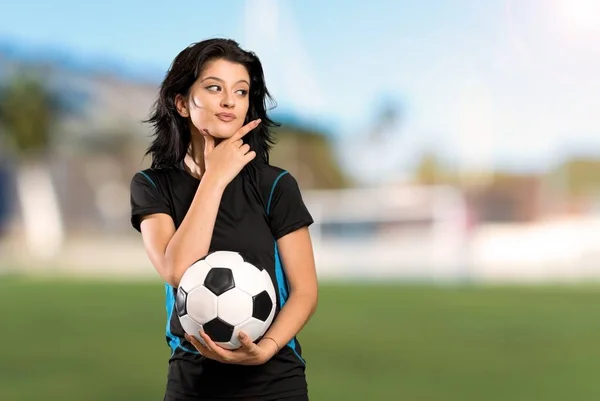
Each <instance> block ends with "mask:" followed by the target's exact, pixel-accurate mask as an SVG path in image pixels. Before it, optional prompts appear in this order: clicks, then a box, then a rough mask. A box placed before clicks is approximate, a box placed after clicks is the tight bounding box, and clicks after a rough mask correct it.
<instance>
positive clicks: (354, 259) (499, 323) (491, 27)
mask: <svg viewBox="0 0 600 401" xmlns="http://www.w3.org/2000/svg"><path fill="white" fill-rule="evenodd" d="M174 5H175V4H172V5H167V3H161V2H155V1H144V2H142V1H138V0H129V1H126V2H122V3H118V2H112V1H104V2H100V3H97V2H96V3H76V2H73V1H72V0H57V1H54V2H51V3H40V2H38V1H31V0H23V1H20V2H14V1H13V2H8V3H7V4H5V5H4V6H3V7H2V10H1V11H0V274H2V276H1V278H0V313H2V321H3V323H2V331H1V332H2V340H3V341H2V342H1V345H0V399H2V400H15V401H16V400H20V401H21V400H23V401H24V400H38V399H41V398H44V399H62V400H70V399H73V400H158V399H162V398H161V397H162V391H163V388H164V383H165V374H166V362H167V359H168V356H169V349H168V346H167V345H166V344H165V340H164V324H165V321H164V320H165V318H166V312H165V310H164V298H163V297H164V292H163V287H162V283H161V282H160V281H159V278H158V275H157V274H156V273H155V270H154V268H153V267H152V266H151V264H150V263H149V261H148V259H147V257H146V255H145V252H144V249H143V246H142V242H141V237H140V236H139V234H138V233H137V232H136V231H135V230H134V229H133V228H132V227H131V225H130V223H129V213H130V206H129V182H130V180H131V177H132V176H133V174H135V172H137V171H139V170H142V169H144V168H147V167H148V166H149V162H150V160H149V158H144V152H145V150H146V148H147V147H148V145H149V142H150V140H151V137H150V134H151V132H150V127H149V126H148V125H145V124H143V123H142V120H144V119H145V118H147V117H148V113H149V109H150V107H151V105H152V103H153V101H154V100H155V98H156V95H157V88H158V86H159V85H160V82H161V80H162V78H163V77H164V74H165V72H166V70H167V69H168V68H169V65H170V63H171V61H172V59H173V58H174V57H175V56H176V55H177V53H178V52H179V51H181V50H182V49H183V48H184V47H186V46H187V45H189V44H190V43H192V42H196V41H200V40H203V39H207V38H209V37H213V36H222V37H230V38H233V39H235V40H237V41H238V42H239V43H240V44H241V45H242V46H243V47H244V48H246V49H249V50H252V51H254V52H256V53H257V55H258V56H259V57H260V58H261V60H262V62H263V64H264V68H265V75H266V80H267V85H268V87H269V89H270V91H271V93H272V94H273V95H274V97H275V99H276V100H277V107H276V108H274V109H273V110H272V111H271V115H272V117H273V118H274V119H275V120H277V121H279V122H281V123H282V126H281V127H280V128H279V129H277V133H276V134H277V140H278V144H277V145H276V147H275V149H274V151H273V153H272V164H275V165H278V166H280V167H283V168H285V169H287V170H289V171H290V172H291V173H292V174H294V176H295V177H296V178H297V179H298V182H299V184H300V186H301V188H302V191H303V196H304V199H305V201H306V203H307V204H308V207H309V209H310V211H311V213H312V214H313V216H314V218H315V224H314V225H313V226H312V227H311V233H312V236H313V240H314V246H315V256H316V259H317V268H318V273H319V277H320V279H321V283H322V290H321V300H320V306H319V310H318V312H317V314H316V315H315V317H314V318H313V320H312V321H311V322H310V323H309V324H308V326H307V327H306V328H305V329H304V331H303V332H302V333H301V334H300V341H301V343H302V344H303V347H304V349H305V351H304V352H305V355H306V359H307V361H308V365H307V366H308V368H307V374H308V376H309V386H310V391H311V396H312V397H311V399H314V400H415V401H416V400H445V401H447V400H471V399H472V400H476V399H477V400H479V399H486V400H503V401H504V400H506V401H508V400H558V399H564V398H565V397H569V398H571V399H577V400H590V399H595V398H598V397H599V396H600V384H598V383H597V381H596V378H595V375H593V374H592V373H593V372H597V371H598V369H600V346H599V345H598V340H597V339H598V338H600V323H599V322H598V318H597V317H598V310H599V309H598V305H599V302H600V293H599V292H598V288H599V287H598V286H597V283H598V279H600V120H599V119H598V112H599V111H598V110H599V109H600V75H599V71H600V2H599V1H596V0H521V1H516V0H488V1H486V2H478V1H475V0H448V1H441V0H439V1H438V0H428V1H423V2H417V1H400V0H397V1H389V0H388V1H386V0H377V1H375V0H374V1H371V2H364V1H361V2H358V1H357V2H344V1H330V2H317V1H313V0H307V1H302V2H292V1H290V0H282V1H275V0H246V1H233V0H228V1H220V2H193V1H180V2H178V3H177V5H176V6H174Z"/></svg>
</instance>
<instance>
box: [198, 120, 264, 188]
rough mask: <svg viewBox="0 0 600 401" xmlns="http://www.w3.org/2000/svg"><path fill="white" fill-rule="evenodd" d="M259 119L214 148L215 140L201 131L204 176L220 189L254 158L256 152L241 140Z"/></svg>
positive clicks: (256, 124) (255, 125)
mask: <svg viewBox="0 0 600 401" xmlns="http://www.w3.org/2000/svg"><path fill="white" fill-rule="evenodd" d="M259 123H260V119H258V120H254V121H251V122H249V123H248V124H246V125H244V126H243V127H241V128H240V129H239V130H237V132H236V133H235V134H233V136H232V137H231V138H228V139H225V140H223V141H221V142H220V143H219V144H218V145H216V146H215V138H214V137H213V136H211V135H210V133H209V132H208V131H202V132H201V134H202V136H203V137H204V163H205V166H206V174H208V175H209V176H210V177H211V178H212V179H215V180H216V182H217V183H218V184H219V185H221V186H222V187H226V186H227V184H229V183H230V182H231V181H232V180H233V179H234V178H235V176H236V175H238V174H239V172H240V171H241V170H242V169H243V168H244V166H245V165H246V164H248V163H250V162H251V161H252V159H254V158H255V157H256V152H255V151H253V150H250V146H249V145H248V144H244V142H243V141H242V138H243V137H244V136H245V135H246V134H247V133H249V132H250V131H252V130H253V129H254V128H256V127H257V126H258V124H259Z"/></svg>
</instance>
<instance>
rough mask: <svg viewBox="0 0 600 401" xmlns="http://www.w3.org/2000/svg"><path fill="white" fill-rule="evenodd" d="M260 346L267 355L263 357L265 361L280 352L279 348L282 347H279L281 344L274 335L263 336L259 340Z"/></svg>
mask: <svg viewBox="0 0 600 401" xmlns="http://www.w3.org/2000/svg"><path fill="white" fill-rule="evenodd" d="M258 346H259V347H260V348H261V349H262V350H264V355H265V357H264V358H263V359H264V361H262V362H263V363H264V362H267V361H268V360H269V359H271V358H273V357H274V356H275V355H277V353H278V352H279V350H280V349H281V348H280V347H279V344H278V343H277V341H276V340H275V339H274V338H272V337H263V338H262V339H261V340H260V341H259V342H258Z"/></svg>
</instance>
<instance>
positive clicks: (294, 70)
mask: <svg viewBox="0 0 600 401" xmlns="http://www.w3.org/2000/svg"><path fill="white" fill-rule="evenodd" d="M594 3H595V4H594ZM165 4H166V2H158V1H154V0H146V1H141V0H129V1H126V2H125V1H123V2H121V1H115V0H106V1H102V2H93V3H88V2H81V1H74V0H55V1H52V2H41V1H39V0H38V1H31V0H21V1H10V2H9V3H8V4H7V5H5V6H3V9H2V14H1V15H0V18H1V23H0V38H11V39H15V40H18V41H19V42H22V43H29V44H31V45H33V46H46V45H51V46H58V47H60V48H63V49H65V50H67V51H69V52H72V53H73V54H74V55H76V56H79V57H81V58H83V59H85V58H90V59H91V58H103V57H106V58H110V59H114V60H115V61H117V62H122V63H124V64H125V65H128V66H131V67H132V68H139V69H140V70H144V69H148V70H156V71H163V70H165V69H166V68H167V67H168V65H169V63H170V62H171V60H172V59H173V57H174V56H175V55H176V54H177V53H178V52H179V51H180V50H181V49H182V48H183V47H185V46H186V45H188V44H189V43H191V42H194V41H198V40H202V39H204V38H208V37H211V36H227V37H232V38H235V39H237V40H238V41H239V42H240V43H241V44H242V45H243V46H244V47H246V48H249V49H251V50H254V51H256V52H257V54H258V55H259V56H260V57H261V59H262V60H263V62H264V65H265V71H266V75H267V82H268V84H269V86H270V88H271V91H272V92H273V93H274V95H275V97H276V98H277V101H278V104H279V106H280V107H281V108H282V109H291V110H293V111H294V112H295V113H297V114H299V115H301V116H305V117H308V118H314V119H315V120H316V121H322V122H323V121H324V122H328V123H330V124H331V125H330V126H331V130H332V131H333V132H334V133H335V134H336V136H337V137H338V138H343V139H344V140H347V139H349V140H350V141H345V142H348V144H347V145H346V146H344V147H342V148H340V149H343V151H344V152H345V153H344V154H345V155H346V160H347V162H348V163H349V165H356V164H358V163H356V161H357V160H360V162H359V163H360V164H365V163H367V164H368V165H369V166H370V170H371V171H372V173H377V172H385V171H392V170H395V169H398V166H402V165H403V164H407V163H410V161H411V160H414V159H415V157H416V155H418V152H419V151H421V150H422V149H423V148H425V147H432V148H434V149H435V150H437V151H438V152H440V153H441V154H442V155H443V156H445V157H447V158H449V159H453V160H455V161H459V162H460V163H461V164H462V165H464V166H466V167H469V166H472V167H475V168H477V167H478V166H481V167H484V168H485V167H487V166H489V165H492V164H496V165H502V166H504V167H510V168H514V169H540V168H544V167H547V166H548V165H550V164H552V163H555V162H556V161H557V160H558V159H559V158H560V157H562V156H563V155H564V154H565V153H566V152H569V151H572V150H576V149H579V150H582V151H585V152H590V153H595V154H600V122H599V121H600V119H598V118H597V115H598V114H600V113H599V112H598V110H600V73H599V71H600V2H597V1H594V0H521V1H517V0H486V1H485V2H482V1H476V0H429V1H416V0H415V1H370V2H366V1H361V2H358V1H357V2H352V1H341V0H336V1H327V2H320V1H316V0H303V1H292V0H284V1H275V0H252V1H241V0H240V1H232V0H228V1H211V2H208V1H188V0H180V1H177V2H174V3H171V6H169V7H166V6H165ZM174 5H176V7H174ZM32 10H34V11H32ZM384 96H390V97H392V98H393V99H396V100H397V101H399V102H401V103H402V104H403V105H404V107H405V111H404V120H403V121H402V124H401V125H399V126H398V127H392V128H391V129H390V131H391V132H390V135H389V136H388V137H387V138H388V139H387V142H384V143H382V144H381V145H379V146H378V147H377V146H375V145H373V144H372V143H371V142H370V141H369V139H368V138H367V132H368V127H369V125H370V124H371V123H372V122H373V120H374V119H375V116H376V113H377V107H378V105H379V103H380V102H381V99H382V97H384ZM361 169H364V166H363V167H361ZM367 170H368V168H367Z"/></svg>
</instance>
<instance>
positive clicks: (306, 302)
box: [261, 227, 318, 348]
mask: <svg viewBox="0 0 600 401" xmlns="http://www.w3.org/2000/svg"><path fill="white" fill-rule="evenodd" d="M277 245H278V247H279V254H280V256H281V261H282V264H283V268H284V271H285V274H286V277H287V279H288V282H289V284H290V296H289V298H288V300H287V302H286V303H285V305H284V306H283V308H282V309H281V311H280V312H279V314H278V315H277V318H276V319H275V321H274V322H273V325H271V327H270V328H269V330H268V331H267V333H265V336H264V337H270V338H271V339H273V340H275V342H276V343H277V345H278V346H279V348H281V347H283V346H285V345H286V344H287V343H288V342H289V341H290V340H291V339H292V338H294V336H296V334H298V333H299V332H300V330H301V329H302V328H303V327H304V325H305V324H306V323H307V322H308V320H309V319H310V317H311V316H312V315H313V313H314V312H315V311H316V309H317V303H318V281H317V273H316V268H315V259H314V254H313V247H312V241H311V238H310V234H309V231H308V227H303V228H300V229H298V230H296V231H293V232H291V233H289V234H287V235H285V236H284V237H282V238H280V239H279V240H278V241H277ZM262 341H269V338H263V339H262V340H261V342H262Z"/></svg>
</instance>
